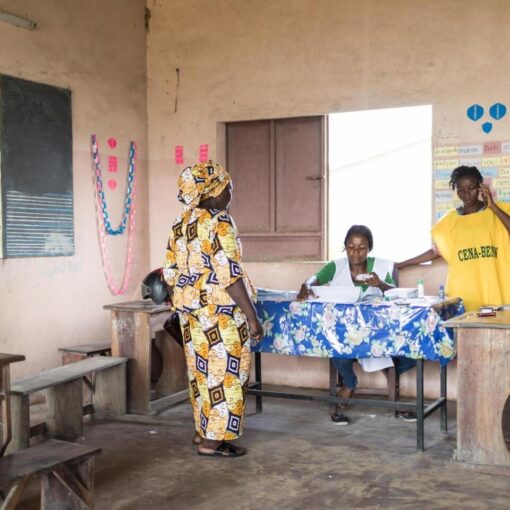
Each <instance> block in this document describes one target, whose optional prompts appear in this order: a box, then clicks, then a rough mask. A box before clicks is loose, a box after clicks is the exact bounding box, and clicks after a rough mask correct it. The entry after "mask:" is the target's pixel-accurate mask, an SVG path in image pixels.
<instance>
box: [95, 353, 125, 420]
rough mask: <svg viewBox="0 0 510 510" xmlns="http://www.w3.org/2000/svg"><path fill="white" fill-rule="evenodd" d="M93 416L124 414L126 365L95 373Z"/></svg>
mask: <svg viewBox="0 0 510 510" xmlns="http://www.w3.org/2000/svg"><path fill="white" fill-rule="evenodd" d="M92 402H93V405H94V414H95V415H96V416H98V417H106V416H119V415H123V414H126V364H125V363H122V364H121V365H117V366H115V367H111V368H109V369H107V370H101V371H99V372H96V381H95V390H94V395H93V400H92Z"/></svg>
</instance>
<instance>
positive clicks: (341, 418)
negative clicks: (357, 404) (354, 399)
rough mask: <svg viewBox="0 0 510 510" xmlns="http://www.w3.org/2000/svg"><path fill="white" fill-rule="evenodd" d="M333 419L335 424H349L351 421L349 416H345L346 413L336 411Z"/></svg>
mask: <svg viewBox="0 0 510 510" xmlns="http://www.w3.org/2000/svg"><path fill="white" fill-rule="evenodd" d="M331 421H332V422H333V423H334V424H335V425H349V424H350V423H351V422H350V420H349V418H347V416H345V414H342V413H340V414H338V413H335V414H334V415H333V416H332V417H331Z"/></svg>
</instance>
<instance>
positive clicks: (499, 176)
mask: <svg viewBox="0 0 510 510" xmlns="http://www.w3.org/2000/svg"><path fill="white" fill-rule="evenodd" d="M433 156H434V158H433V171H434V176H433V179H434V215H435V219H436V220H438V219H439V218H441V216H443V215H444V214H445V213H446V212H447V211H448V210H449V209H451V208H453V207H458V206H459V205H461V202H460V200H459V199H458V197H457V193H456V192H455V191H452V189H451V188H450V187H449V186H448V182H449V181H450V174H451V173H452V171H453V170H454V169H455V168H456V167H458V166H460V165H467V166H476V167H478V169H479V170H480V172H481V174H482V175H483V181H484V182H485V183H486V184H488V185H489V187H490V188H491V190H492V196H493V197H494V200H495V201H502V202H510V141H508V142H479V143H463V144H459V145H441V146H436V147H434V153H433Z"/></svg>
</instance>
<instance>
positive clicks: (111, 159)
mask: <svg viewBox="0 0 510 510" xmlns="http://www.w3.org/2000/svg"><path fill="white" fill-rule="evenodd" d="M117 163H118V161H117V156H108V172H116V171H117V168H118V166H117Z"/></svg>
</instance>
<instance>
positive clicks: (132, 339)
mask: <svg viewBox="0 0 510 510" xmlns="http://www.w3.org/2000/svg"><path fill="white" fill-rule="evenodd" d="M103 308H104V309H105V310H110V311H111V318H112V332H111V339H112V356H125V357H127V358H129V361H128V364H127V410H128V413H132V414H157V413H158V412H160V411H161V410H162V409H164V408H166V407H169V406H171V405H173V404H176V403H178V402H182V401H183V400H186V399H187V398H188V397H189V392H188V378H187V374H186V361H185V358H184V352H183V350H182V348H181V346H180V345H178V344H177V342H176V341H174V339H173V338H172V337H171V336H170V335H169V334H168V333H167V332H166V331H165V330H164V329H163V324H164V323H165V321H166V319H168V317H169V316H170V308H169V307H168V306H167V305H155V304H154V303H153V302H152V301H150V300H146V301H132V302H129V303H117V304H113V305H105V306H104V307H103ZM153 338H155V342H156V346H157V348H158V349H159V351H160V352H161V355H162V358H163V371H162V374H161V376H160V377H159V379H158V382H157V383H156V384H155V385H154V387H153V388H152V391H151V342H152V339H153ZM151 393H152V395H153V397H155V398H153V399H151Z"/></svg>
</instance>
